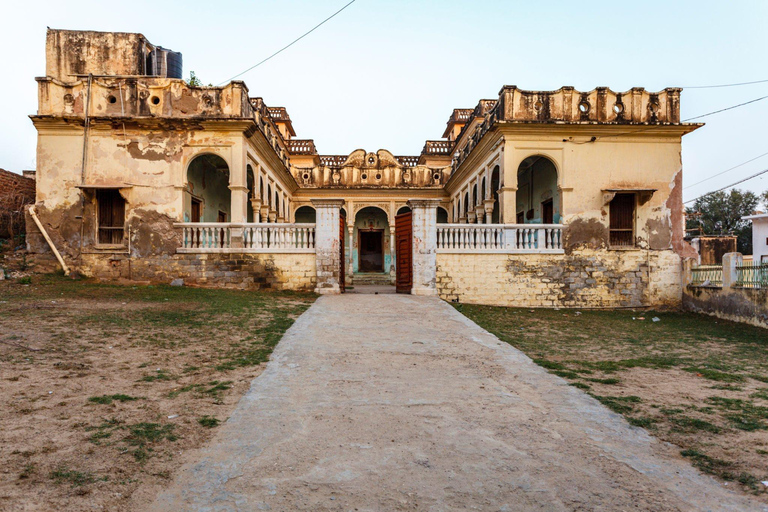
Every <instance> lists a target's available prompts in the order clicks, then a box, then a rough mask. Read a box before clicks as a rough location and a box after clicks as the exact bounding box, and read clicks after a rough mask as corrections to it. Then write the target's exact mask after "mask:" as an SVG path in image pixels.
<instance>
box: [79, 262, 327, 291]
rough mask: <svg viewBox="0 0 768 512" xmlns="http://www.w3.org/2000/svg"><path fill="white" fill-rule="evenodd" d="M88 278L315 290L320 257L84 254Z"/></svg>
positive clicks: (247, 287)
mask: <svg viewBox="0 0 768 512" xmlns="http://www.w3.org/2000/svg"><path fill="white" fill-rule="evenodd" d="M80 268H81V269H82V271H83V272H84V274H85V275H87V276H88V277H95V278H98V279H104V280H130V281H137V282H150V283H165V284H168V283H170V282H171V281H172V280H174V279H183V280H184V284H186V285H192V286H203V287H211V288H239V289H249V290H294V291H312V290H313V289H314V288H315V285H316V281H317V277H316V271H315V255H314V254H308V253H300V254H174V255H168V256H157V257H145V258H128V255H127V254H124V255H121V254H111V255H106V254H85V255H83V265H82V266H81V267H80Z"/></svg>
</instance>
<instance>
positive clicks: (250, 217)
mask: <svg viewBox="0 0 768 512" xmlns="http://www.w3.org/2000/svg"><path fill="white" fill-rule="evenodd" d="M245 173H246V180H247V186H248V201H247V204H246V217H245V219H246V222H256V217H255V215H258V212H254V211H253V202H252V201H253V200H254V199H256V196H255V195H254V192H255V191H256V188H255V187H256V178H255V176H254V174H253V167H251V165H250V164H248V165H247V166H246V167H245Z"/></svg>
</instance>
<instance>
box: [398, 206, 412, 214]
mask: <svg viewBox="0 0 768 512" xmlns="http://www.w3.org/2000/svg"><path fill="white" fill-rule="evenodd" d="M409 211H411V207H410V206H401V207H400V208H398V209H397V215H400V214H401V213H408V212H409Z"/></svg>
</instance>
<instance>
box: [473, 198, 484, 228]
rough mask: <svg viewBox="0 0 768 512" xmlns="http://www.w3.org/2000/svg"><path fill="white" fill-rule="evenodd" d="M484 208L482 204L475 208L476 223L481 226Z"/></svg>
mask: <svg viewBox="0 0 768 512" xmlns="http://www.w3.org/2000/svg"><path fill="white" fill-rule="evenodd" d="M484 214H485V206H483V204H482V203H480V204H478V205H477V206H475V217H477V223H478V224H483V222H484V219H485V215H484Z"/></svg>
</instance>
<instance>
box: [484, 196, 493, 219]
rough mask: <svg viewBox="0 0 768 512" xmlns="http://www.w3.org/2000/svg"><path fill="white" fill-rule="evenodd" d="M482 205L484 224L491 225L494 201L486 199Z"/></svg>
mask: <svg viewBox="0 0 768 512" xmlns="http://www.w3.org/2000/svg"><path fill="white" fill-rule="evenodd" d="M483 204H484V205H485V223H486V224H491V223H493V207H494V205H495V204H496V200H495V199H486V200H485V201H483Z"/></svg>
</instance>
